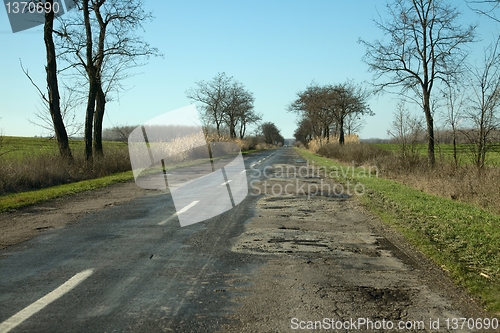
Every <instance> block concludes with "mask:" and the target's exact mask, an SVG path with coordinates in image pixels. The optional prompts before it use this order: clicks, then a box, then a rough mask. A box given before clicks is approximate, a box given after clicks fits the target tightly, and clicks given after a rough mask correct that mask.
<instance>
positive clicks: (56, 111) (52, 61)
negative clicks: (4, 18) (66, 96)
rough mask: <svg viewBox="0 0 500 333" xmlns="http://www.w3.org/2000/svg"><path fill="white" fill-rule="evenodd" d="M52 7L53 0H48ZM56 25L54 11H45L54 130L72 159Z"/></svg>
mask: <svg viewBox="0 0 500 333" xmlns="http://www.w3.org/2000/svg"><path fill="white" fill-rule="evenodd" d="M47 3H50V8H52V3H53V0H47ZM53 27H54V12H53V11H49V12H47V13H45V25H44V28H43V39H44V41H45V49H46V51H47V66H45V71H46V72H47V88H48V91H49V110H50V116H51V117H52V123H53V124H54V131H55V134H56V139H57V144H58V146H59V154H60V155H61V156H63V157H65V158H67V159H69V160H70V161H71V160H72V159H73V156H72V154H71V149H70V147H69V139H68V133H67V132H66V127H65V126H64V122H63V119H62V115H61V106H60V96H59V85H58V82H57V61H56V50H55V46H54V39H53V38H52V32H53Z"/></svg>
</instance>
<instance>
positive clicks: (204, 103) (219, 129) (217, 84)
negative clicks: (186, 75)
mask: <svg viewBox="0 0 500 333" xmlns="http://www.w3.org/2000/svg"><path fill="white" fill-rule="evenodd" d="M186 96H187V97H188V98H189V99H190V100H191V101H192V102H194V103H197V104H198V105H199V107H200V111H201V118H202V120H203V122H204V131H205V134H206V135H207V136H212V135H215V139H220V138H222V137H223V136H225V135H228V136H229V138H230V139H236V138H239V139H243V138H245V135H247V134H248V129H249V127H250V126H253V127H254V128H256V129H257V131H256V132H255V133H254V135H255V136H258V137H261V138H262V140H263V141H264V142H265V143H267V144H270V145H279V144H284V142H285V139H284V138H283V136H282V135H281V133H280V130H279V129H278V128H277V127H276V125H275V124H273V123H271V122H265V123H262V122H261V121H262V115H261V114H259V113H257V112H256V111H255V108H254V101H255V98H254V97H253V93H252V92H250V91H249V90H248V89H246V88H245V86H244V85H243V84H242V83H241V82H239V81H237V80H236V79H234V78H233V77H232V76H227V74H226V73H224V72H222V73H217V75H215V76H214V77H213V78H212V79H211V80H209V81H204V80H202V81H198V82H196V86H195V87H193V88H191V89H189V90H188V91H186Z"/></svg>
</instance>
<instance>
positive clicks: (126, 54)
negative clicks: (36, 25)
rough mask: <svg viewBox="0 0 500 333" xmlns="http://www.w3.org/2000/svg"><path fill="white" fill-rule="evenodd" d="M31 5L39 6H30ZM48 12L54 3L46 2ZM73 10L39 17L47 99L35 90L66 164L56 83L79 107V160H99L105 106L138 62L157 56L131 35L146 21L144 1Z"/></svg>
mask: <svg viewBox="0 0 500 333" xmlns="http://www.w3.org/2000/svg"><path fill="white" fill-rule="evenodd" d="M33 2H34V3H35V5H36V6H44V3H43V2H41V1H40V2H39V1H33ZM45 2H46V3H48V4H50V6H48V7H49V8H54V7H53V3H54V0H46V1H45ZM74 3H75V6H76V9H74V10H72V11H70V12H69V13H68V14H66V15H64V16H61V17H59V18H57V19H56V17H55V14H54V12H53V11H52V10H50V11H45V10H43V11H41V12H44V13H45V14H44V19H45V22H44V34H43V35H44V42H45V49H46V55H47V65H46V66H45V68H46V74H47V79H46V81H47V90H48V91H47V94H46V93H44V92H43V91H42V90H41V89H39V88H38V86H37V85H36V84H35V82H33V80H31V77H30V76H29V74H28V71H27V70H24V68H23V71H24V72H25V74H26V75H27V76H28V78H29V79H30V80H31V82H32V83H33V84H34V85H35V86H36V88H37V89H38V92H39V93H40V96H41V98H42V100H43V103H44V104H45V105H47V109H48V110H49V113H50V119H51V122H52V124H53V129H54V132H55V137H56V139H57V143H58V146H59V152H60V155H61V156H64V157H66V158H67V159H69V160H71V159H72V152H71V149H70V147H69V142H68V140H69V139H68V133H67V131H66V127H65V124H64V117H63V116H64V115H65V114H66V112H65V106H61V93H60V87H61V84H60V80H61V78H63V81H64V82H65V84H64V85H63V86H65V87H66V89H67V90H69V92H70V94H71V95H72V96H73V97H74V99H76V100H79V101H81V102H82V104H85V105H86V107H85V125H84V140H85V160H86V161H87V162H88V164H89V165H91V163H92V159H93V156H94V154H95V155H97V156H102V155H103V149H102V130H103V128H102V124H103V120H104V115H105V109H106V103H107V102H109V101H110V100H111V98H112V93H113V92H117V91H119V90H120V89H122V86H121V81H122V80H123V79H125V78H127V77H129V76H130V75H131V73H130V71H129V69H130V68H133V67H136V66H139V65H141V60H140V59H147V58H148V57H150V56H160V55H161V54H160V52H159V51H158V49H156V48H154V47H152V46H150V45H149V43H147V42H146V41H145V40H144V39H143V38H141V37H140V36H139V35H137V34H136V31H137V30H138V29H142V27H143V24H144V23H145V22H147V21H148V20H151V19H152V15H151V13H149V12H146V11H144V9H143V6H144V0H130V1H121V0H74Z"/></svg>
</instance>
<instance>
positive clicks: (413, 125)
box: [387, 102, 424, 158]
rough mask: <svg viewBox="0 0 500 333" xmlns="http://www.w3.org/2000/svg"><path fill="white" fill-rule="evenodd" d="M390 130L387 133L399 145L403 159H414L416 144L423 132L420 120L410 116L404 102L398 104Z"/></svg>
mask: <svg viewBox="0 0 500 333" xmlns="http://www.w3.org/2000/svg"><path fill="white" fill-rule="evenodd" d="M391 125H392V126H391V129H390V130H388V131H387V134H389V135H390V136H391V137H392V138H393V139H394V140H395V141H396V143H397V144H398V145H399V149H400V153H401V156H402V157H403V158H415V157H416V156H417V155H418V151H417V144H418V142H419V137H420V134H421V133H422V132H423V130H424V126H423V121H422V119H420V118H418V117H415V116H412V115H411V114H410V112H409V111H408V109H407V108H406V107H405V104H404V102H400V103H398V105H397V107H396V111H395V112H394V119H393V121H392V123H391Z"/></svg>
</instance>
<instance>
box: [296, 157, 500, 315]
mask: <svg viewBox="0 0 500 333" xmlns="http://www.w3.org/2000/svg"><path fill="white" fill-rule="evenodd" d="M296 150H297V152H298V153H299V154H300V155H301V156H302V157H303V158H304V159H306V160H308V161H309V162H310V163H314V165H315V166H316V167H325V168H326V170H333V169H337V170H338V169H340V168H343V169H344V170H345V168H347V166H345V165H342V164H339V163H336V162H334V161H333V160H330V159H327V158H324V157H321V156H319V155H317V154H314V153H312V152H310V151H307V150H305V149H297V148H296ZM349 168H352V166H349ZM347 171H349V172H346V173H345V175H346V176H347V177H344V176H341V178H337V180H338V181H340V182H346V181H349V182H350V183H351V184H352V185H355V184H357V183H361V184H363V185H364V188H365V193H364V195H360V196H359V199H360V201H361V202H362V203H363V204H364V205H365V206H366V207H367V208H368V209H370V210H371V211H372V212H374V213H375V214H376V215H377V216H378V217H380V218H381V219H382V220H383V221H384V222H385V223H387V224H389V225H391V226H393V227H394V228H395V229H397V230H398V231H399V232H400V233H401V234H403V235H404V236H405V237H406V238H407V239H408V240H409V241H410V242H411V243H412V244H413V245H415V246H416V247H417V248H418V249H419V250H420V251H421V252H422V253H424V254H425V255H426V256H427V257H429V258H430V259H431V260H433V261H434V262H435V263H436V264H437V265H439V266H440V267H441V268H442V269H444V270H445V271H447V272H448V273H449V274H450V276H451V277H452V279H453V280H454V281H455V282H456V284H457V285H459V286H461V287H464V288H466V289H467V290H468V291H469V292H470V293H471V294H472V295H475V296H478V297H479V298H480V299H481V300H482V301H483V302H484V306H485V308H486V309H487V310H488V311H491V312H495V313H496V314H497V315H500V216H499V215H496V214H493V213H489V212H486V211H485V210H482V209H480V208H478V207H476V206H473V205H470V204H466V203H460V202H457V201H453V200H451V199H447V198H443V197H438V196H434V195H430V194H426V193H423V192H421V191H419V190H416V189H414V188H412V187H409V186H405V185H402V184H400V183H398V182H396V181H392V180H388V179H384V178H377V177H376V176H375V175H373V176H369V175H368V174H367V172H366V171H365V169H361V168H357V169H354V172H352V170H351V169H348V170H347ZM336 174H342V173H336Z"/></svg>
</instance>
